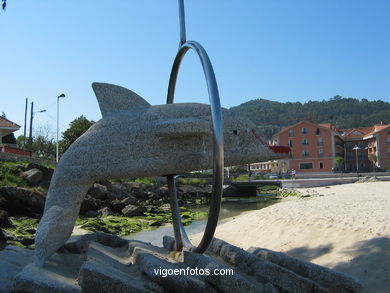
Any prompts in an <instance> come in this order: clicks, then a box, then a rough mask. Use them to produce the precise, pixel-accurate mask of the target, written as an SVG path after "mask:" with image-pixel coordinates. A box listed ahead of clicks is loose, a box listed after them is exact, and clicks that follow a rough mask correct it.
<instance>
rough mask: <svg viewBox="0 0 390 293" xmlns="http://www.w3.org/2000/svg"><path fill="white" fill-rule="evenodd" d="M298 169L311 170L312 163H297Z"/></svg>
mask: <svg viewBox="0 0 390 293" xmlns="http://www.w3.org/2000/svg"><path fill="white" fill-rule="evenodd" d="M299 169H301V170H309V169H313V163H299Z"/></svg>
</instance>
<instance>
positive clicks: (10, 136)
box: [2, 133, 16, 144]
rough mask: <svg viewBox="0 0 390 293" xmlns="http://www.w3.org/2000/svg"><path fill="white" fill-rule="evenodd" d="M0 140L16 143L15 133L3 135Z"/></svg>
mask: <svg viewBox="0 0 390 293" xmlns="http://www.w3.org/2000/svg"><path fill="white" fill-rule="evenodd" d="M2 140H3V143H8V144H16V139H15V135H14V134H13V133H10V134H8V135H6V136H3V139H2Z"/></svg>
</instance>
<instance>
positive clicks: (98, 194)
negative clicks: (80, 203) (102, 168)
mask: <svg viewBox="0 0 390 293" xmlns="http://www.w3.org/2000/svg"><path fill="white" fill-rule="evenodd" d="M88 194H90V195H91V196H92V197H93V198H96V199H105V198H106V197H107V194H108V189H107V187H106V186H104V185H101V184H98V183H95V184H94V185H93V186H92V187H91V188H90V189H89V190H88Z"/></svg>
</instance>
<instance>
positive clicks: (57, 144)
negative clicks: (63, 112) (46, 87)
mask: <svg viewBox="0 0 390 293" xmlns="http://www.w3.org/2000/svg"><path fill="white" fill-rule="evenodd" d="M60 98H65V94H61V95H59V96H58V97H57V142H56V162H57V163H58V160H59V153H60V151H59V132H60Z"/></svg>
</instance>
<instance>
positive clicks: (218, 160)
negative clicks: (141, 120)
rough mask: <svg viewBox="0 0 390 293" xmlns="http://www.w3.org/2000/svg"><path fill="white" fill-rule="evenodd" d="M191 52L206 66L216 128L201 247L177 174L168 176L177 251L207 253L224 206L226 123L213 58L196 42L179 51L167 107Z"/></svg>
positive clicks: (191, 42) (172, 74)
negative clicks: (185, 219) (184, 211)
mask: <svg viewBox="0 0 390 293" xmlns="http://www.w3.org/2000/svg"><path fill="white" fill-rule="evenodd" d="M189 49H193V50H194V51H195V52H196V53H197V55H198V57H199V59H200V62H201V64H202V67H203V72H204V75H205V78H206V82H207V89H208V94H209V100H210V106H211V118H212V125H213V144H214V145H213V158H214V161H213V188H212V197H211V201H210V209H209V215H208V219H207V224H206V229H205V231H204V234H203V237H202V240H201V242H200V243H199V245H198V246H197V247H195V246H193V245H192V244H191V242H190V241H189V239H188V236H187V233H186V231H185V229H184V227H183V223H182V222H181V217H180V210H179V204H178V200H177V195H176V189H175V179H174V177H173V175H170V176H167V180H168V189H169V194H170V198H171V210H172V222H173V229H174V233H175V240H176V249H177V250H179V251H181V250H182V249H183V242H184V246H185V247H186V248H188V249H190V250H192V251H194V252H198V253H203V252H204V251H205V250H206V249H207V247H208V246H209V244H210V242H211V240H212V239H213V236H214V233H215V229H216V227H217V224H218V216H219V210H220V207H221V197H222V187H223V170H224V169H223V167H224V149H223V122H222V111H221V103H220V100H219V93H218V86H217V81H216V79H215V74H214V70H213V67H212V65H211V62H210V59H209V57H208V55H207V53H206V51H205V50H204V48H203V47H202V46H201V45H200V44H199V43H197V42H195V41H188V42H185V43H184V44H183V45H181V47H180V48H179V51H178V52H177V55H176V58H175V61H174V62H173V66H172V70H171V75H170V78H169V86H168V95H167V104H172V103H173V99H174V95H175V87H176V80H177V76H178V73H179V68H180V64H181V61H182V60H183V57H184V56H185V54H186V53H187V52H188V50H189Z"/></svg>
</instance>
